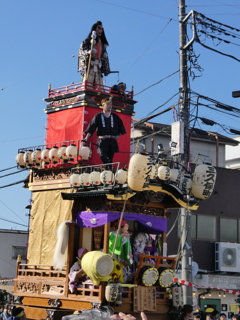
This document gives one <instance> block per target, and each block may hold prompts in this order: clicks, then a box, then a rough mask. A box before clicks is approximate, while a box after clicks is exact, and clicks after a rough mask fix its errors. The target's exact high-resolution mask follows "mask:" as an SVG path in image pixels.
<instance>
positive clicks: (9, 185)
mask: <svg viewBox="0 0 240 320" xmlns="http://www.w3.org/2000/svg"><path fill="white" fill-rule="evenodd" d="M24 181H25V180H21V181H17V182H14V183H10V184H7V185H5V186H1V187H0V189H3V188H7V187H11V186H14V185H16V184H19V183H22V182H24ZM0 201H1V200H0Z"/></svg>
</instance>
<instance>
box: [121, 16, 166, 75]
mask: <svg viewBox="0 0 240 320" xmlns="http://www.w3.org/2000/svg"><path fill="white" fill-rule="evenodd" d="M171 21H172V19H169V21H168V22H167V24H166V25H165V26H164V27H163V28H162V30H161V31H160V32H159V34H158V35H157V36H156V38H155V39H154V40H153V41H152V42H151V43H150V45H149V46H148V47H147V48H146V49H145V50H144V51H143V53H142V54H141V55H140V57H139V58H138V59H137V60H136V61H135V62H134V63H133V64H132V65H131V67H130V68H129V69H128V70H127V71H126V72H125V73H124V75H123V76H125V75H126V74H127V73H128V71H129V70H131V69H132V67H133V66H134V65H135V64H136V63H137V62H138V61H139V60H140V59H141V58H142V56H143V55H144V54H145V53H146V52H147V50H148V49H149V48H150V47H151V45H152V44H153V43H154V42H155V41H156V40H157V38H158V37H159V36H160V34H161V33H162V32H163V31H164V30H165V29H166V28H167V26H168V25H169V23H170V22H171Z"/></svg>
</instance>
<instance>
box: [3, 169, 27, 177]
mask: <svg viewBox="0 0 240 320" xmlns="http://www.w3.org/2000/svg"><path fill="white" fill-rule="evenodd" d="M27 170H28V169H24V170H20V171H15V172H12V173H9V174H5V175H4V176H0V178H4V177H7V176H11V175H12V174H16V173H21V172H23V171H27Z"/></svg>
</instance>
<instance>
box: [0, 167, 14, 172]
mask: <svg viewBox="0 0 240 320" xmlns="http://www.w3.org/2000/svg"><path fill="white" fill-rule="evenodd" d="M15 168H17V166H14V167H10V168H6V169H2V170H0V172H3V171H7V170H10V169H15Z"/></svg>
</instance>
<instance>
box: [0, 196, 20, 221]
mask: <svg viewBox="0 0 240 320" xmlns="http://www.w3.org/2000/svg"><path fill="white" fill-rule="evenodd" d="M0 202H1V203H2V204H3V205H4V206H5V207H6V208H8V210H10V211H11V212H12V213H13V214H14V215H15V216H16V217H18V218H19V219H20V220H22V221H23V222H25V221H24V220H23V219H22V218H21V217H20V216H19V215H18V214H16V213H15V212H14V211H13V210H12V209H11V208H9V207H8V206H7V205H6V204H5V203H4V202H3V201H2V200H0Z"/></svg>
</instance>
